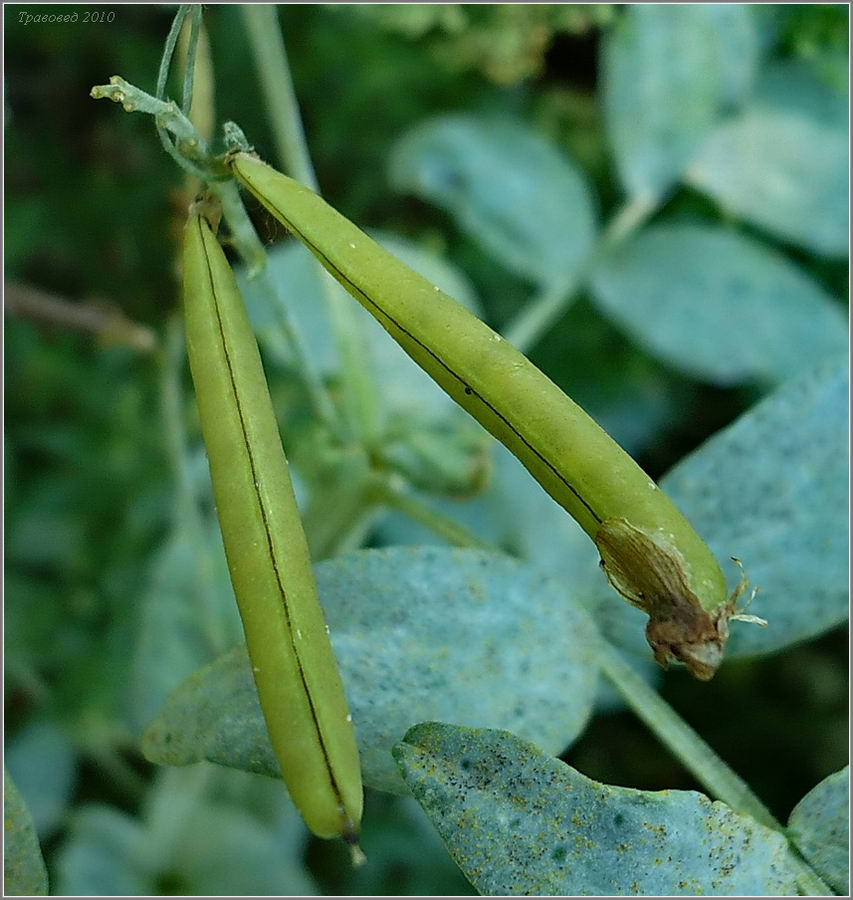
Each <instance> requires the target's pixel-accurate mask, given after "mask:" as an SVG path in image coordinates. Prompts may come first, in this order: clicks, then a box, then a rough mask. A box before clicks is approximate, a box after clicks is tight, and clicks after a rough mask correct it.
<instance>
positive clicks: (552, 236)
mask: <svg viewBox="0 0 853 900" xmlns="http://www.w3.org/2000/svg"><path fill="white" fill-rule="evenodd" d="M391 178H392V181H393V183H394V185H395V187H396V188H398V189H399V190H401V191H410V192H412V193H415V194H417V195H418V196H420V197H423V198H424V199H426V200H429V201H430V202H432V203H435V204H437V205H438V206H440V207H442V208H443V209H445V210H447V211H448V212H449V213H450V214H451V215H452V216H453V218H454V219H455V220H456V222H457V224H458V225H459V227H460V228H462V229H464V230H465V231H466V232H468V233H469V234H470V235H471V236H472V237H473V238H475V239H476V240H477V241H479V242H480V243H481V244H482V246H483V247H484V248H485V249H486V250H487V251H488V252H490V253H491V254H492V255H493V256H494V257H495V259H496V260H499V261H500V262H501V263H502V264H503V265H504V266H506V268H507V269H509V270H511V271H513V272H515V273H516V274H518V275H520V276H522V277H523V278H526V279H528V280H530V281H533V282H534V283H536V284H539V285H559V284H562V283H564V282H566V281H568V280H570V279H571V278H572V277H573V276H574V275H575V274H576V273H577V271H578V268H579V266H580V264H581V262H582V261H583V259H584V257H585V256H586V254H587V252H588V251H589V248H590V246H591V244H592V240H593V237H594V233H595V213H594V210H593V205H592V199H591V196H590V190H589V187H588V185H587V183H586V179H585V177H584V175H583V173H582V172H581V170H580V169H578V168H577V167H576V166H575V165H574V164H572V163H571V162H570V161H569V160H567V159H566V158H565V157H564V156H563V155H562V154H560V153H559V151H557V149H556V148H555V147H553V146H552V145H551V144H550V143H549V142H548V141H547V140H545V139H544V138H543V137H542V136H541V135H539V134H538V133H537V132H535V131H534V130H532V129H531V128H529V127H528V126H526V125H524V124H522V123H520V122H515V121H512V120H509V119H503V118H501V119H485V118H479V117H475V116H472V115H465V114H454V115H446V116H441V117H438V118H434V119H430V120H428V121H426V122H424V123H422V124H421V125H419V126H418V127H417V128H415V129H414V130H413V131H412V132H410V133H409V134H407V135H405V136H404V137H403V138H402V140H401V141H400V143H399V144H398V145H397V146H396V148H395V149H394V151H393V156H392V163H391Z"/></svg>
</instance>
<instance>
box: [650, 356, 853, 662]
mask: <svg viewBox="0 0 853 900" xmlns="http://www.w3.org/2000/svg"><path fill="white" fill-rule="evenodd" d="M847 423H848V378H847V361H846V358H842V359H836V360H832V361H827V362H825V363H822V364H821V365H819V366H818V367H816V368H815V369H814V370H813V371H811V372H809V373H807V374H805V375H803V376H802V377H800V378H799V379H796V380H793V381H791V382H789V383H787V384H785V385H783V386H782V387H781V388H779V389H778V390H777V391H776V392H775V393H773V394H771V395H770V396H769V397H767V398H765V399H764V400H763V401H762V402H761V403H759V404H758V405H757V406H755V407H753V408H752V409H750V410H749V411H748V412H746V413H745V414H744V415H743V416H741V417H740V418H739V419H738V420H737V421H736V422H734V423H733V424H732V425H730V426H729V427H728V428H725V429H723V430H722V431H721V432H719V433H717V434H716V435H714V437H712V438H711V439H710V440H709V441H707V442H706V443H705V444H703V445H702V447H700V448H699V449H698V450H696V451H695V452H694V453H692V454H691V455H690V456H688V457H687V458H686V459H684V460H683V461H682V462H680V463H679V464H678V465H677V466H675V468H674V469H672V470H671V471H670V472H669V473H668V474H667V475H666V477H665V478H664V479H663V480H662V482H661V487H662V488H663V489H664V490H665V491H666V492H667V493H668V494H669V496H670V497H671V498H672V500H673V501H674V502H675V504H676V505H677V506H678V507H679V509H681V511H682V512H683V513H684V514H685V515H686V516H687V518H688V519H690V521H691V522H692V523H693V525H694V526H695V527H696V530H697V531H698V532H699V534H701V535H702V537H703V538H704V539H705V540H706V541H707V543H708V545H709V546H710V547H711V549H712V550H713V551H714V553H715V554H716V555H717V558H718V559H720V560H725V559H728V558H729V557H730V556H736V557H738V558H739V559H741V560H743V564H744V566H745V567H746V571H747V573H748V574H749V577H750V579H751V581H752V582H753V584H756V585H758V586H759V587H760V589H761V590H760V592H759V594H758V595H757V597H756V598H755V602H754V603H753V604H752V606H751V607H750V609H749V612H750V613H754V614H755V615H758V616H761V617H762V618H765V619H767V621H768V625H767V627H766V628H759V627H756V626H754V625H748V624H745V623H738V622H734V623H733V624H732V635H731V639H730V641H729V647H728V649H727V651H726V654H727V656H729V657H730V658H737V657H748V656H754V655H757V654H761V653H769V652H772V651H776V650H780V649H782V648H784V647H788V646H790V645H791V644H794V643H797V642H799V641H804V640H808V639H809V638H813V637H815V636H817V635H819V634H822V633H823V632H825V631H827V630H828V629H830V628H833V627H835V626H836V625H838V624H840V623H841V622H843V621H845V619H846V618H847V602H848V596H847V595H848V591H847V585H848V581H847V578H848V573H847V551H848V521H847V496H848V495H847V485H848V471H847V433H848V424H847ZM726 571H727V574H729V575H730V577H731V578H732V579H733V582H734V581H736V580H737V577H738V573H737V570H736V569H735V567H734V566H728V567H726ZM733 582H732V583H733Z"/></svg>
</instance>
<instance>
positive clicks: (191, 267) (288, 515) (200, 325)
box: [184, 210, 362, 845]
mask: <svg viewBox="0 0 853 900" xmlns="http://www.w3.org/2000/svg"><path fill="white" fill-rule="evenodd" d="M184 313H185V317H186V331H187V347H188V351H189V358H190V368H191V370H192V376H193V383H194V385H195V392H196V400H197V402H198V409H199V415H200V418H201V425H202V432H203V435H204V443H205V446H206V448H207V456H208V461H209V463H210V476H211V480H212V482H213V491H214V496H215V499H216V509H217V514H218V516H219V524H220V528H221V530H222V538H223V541H224V544H225V552H226V555H227V557H228V567H229V570H230V572H231V582H232V584H233V586H234V593H235V595H236V597H237V604H238V606H239V609H240V617H241V619H242V621H243V630H244V632H245V635H246V644H247V647H248V650H249V657H250V659H251V661H252V667H253V670H254V677H255V684H256V686H257V690H258V698H259V699H260V704H261V709H262V710H263V713H264V719H265V720H266V725H267V730H268V732H269V736H270V740H271V742H272V746H273V749H274V750H275V754H276V757H277V758H278V761H279V763H280V765H281V770H282V774H283V776H284V780H285V783H286V784H287V788H288V791H289V792H290V796H291V797H292V798H293V801H294V803H295V804H296V806H297V808H298V809H299V812H300V813H301V814H302V817H303V818H304V820H305V822H306V824H307V825H308V827H309V828H310V829H311V830H312V831H313V832H314V833H315V834H316V835H318V836H319V837H333V836H340V837H343V838H345V839H346V840H348V841H349V842H350V843H352V844H353V845H354V844H355V841H356V838H357V832H358V827H359V823H360V820H361V810H362V786H361V770H360V766H359V758H358V749H357V747H356V743H355V735H354V732H353V727H352V724H351V717H350V714H349V710H348V708H347V702H346V697H345V695H344V691H343V686H342V684H341V680H340V676H339V674H338V668H337V664H336V662H335V658H334V655H333V653H332V647H331V644H330V642H329V637H328V631H327V629H326V625H325V621H324V619H323V613H322V610H321V609H320V605H319V602H318V599H317V588H316V586H315V583H314V576H313V573H312V570H311V560H310V557H309V555H308V547H307V544H306V542H305V534H304V532H303V530H302V524H301V521H300V518H299V513H298V510H297V507H296V499H295V497H294V494H293V487H292V485H291V482H290V476H289V474H288V468H287V460H286V459H285V456H284V451H283V449H282V446H281V439H280V437H279V432H278V426H277V424H276V420H275V414H274V413H273V408H272V403H271V401H270V396H269V391H268V389H267V384H266V380H265V379H264V373H263V368H262V366H261V359H260V355H259V353H258V347H257V344H256V343H255V338H254V335H253V334H252V329H251V326H250V325H249V320H248V318H247V316H246V311H245V308H244V306H243V301H242V298H241V297H240V293H239V291H238V289H237V284H236V282H235V280H234V275H233V273H232V272H231V269H230V267H229V265H228V262H227V260H226V258H225V254H224V253H223V252H222V249H221V247H220V246H219V244H218V242H217V240H216V238H215V237H214V235H213V232H212V231H211V228H210V226H209V224H208V222H207V220H206V219H205V218H204V217H203V216H201V215H199V214H198V212H197V211H196V210H192V211H191V213H190V218H189V221H188V222H187V226H186V230H185V234H184Z"/></svg>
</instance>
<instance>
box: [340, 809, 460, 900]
mask: <svg viewBox="0 0 853 900" xmlns="http://www.w3.org/2000/svg"><path fill="white" fill-rule="evenodd" d="M365 800H366V806H365V816H364V819H363V820H362V830H361V845H362V846H363V847H365V848H367V862H366V863H365V864H364V865H363V866H360V867H359V868H358V869H353V868H352V867H351V866H349V865H347V866H346V869H345V870H344V871H342V872H341V884H340V887H337V889H336V890H330V891H328V893H344V892H345V893H346V894H348V895H349V896H355V897H377V896H381V895H382V894H387V893H389V886H393V887H392V888H391V889H392V890H393V892H394V893H395V894H397V896H402V897H418V896H421V897H430V896H438V897H447V896H451V897H454V896H455V897H458V896H467V895H469V894H476V891H475V890H474V889H473V888H472V887H471V885H470V884H469V882H468V881H467V880H466V879H465V877H464V876H463V874H462V873H461V872H460V871H459V867H458V866H457V865H456V863H455V862H453V860H452V859H451V857H450V854H449V853H448V852H447V848H446V847H445V846H444V844H443V843H442V840H441V838H440V837H439V835H438V834H437V833H436V830H435V828H433V827H432V823H431V822H430V820H429V819H428V818H427V817H426V815H424V811H423V810H422V809H421V808H420V806H419V805H418V803H417V802H416V801H415V800H414V799H413V798H412V797H395V796H393V795H391V794H378V793H370V794H368V796H367V797H366V798H365ZM333 887H334V886H333Z"/></svg>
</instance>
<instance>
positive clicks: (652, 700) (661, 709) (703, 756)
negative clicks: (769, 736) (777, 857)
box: [599, 638, 783, 831]
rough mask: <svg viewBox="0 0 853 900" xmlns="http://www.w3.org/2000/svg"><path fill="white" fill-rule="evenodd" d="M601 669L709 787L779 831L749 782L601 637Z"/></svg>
mask: <svg viewBox="0 0 853 900" xmlns="http://www.w3.org/2000/svg"><path fill="white" fill-rule="evenodd" d="M601 643H602V646H601V649H600V653H599V663H600V664H601V670H602V671H603V672H604V674H605V675H606V676H607V677H608V678H609V679H610V681H611V682H612V683H613V685H614V686H615V687H616V689H617V690H618V691H619V693H621V694H622V696H623V697H624V698H625V700H626V702H627V703H628V705H629V706H630V707H631V709H632V710H633V711H634V712H635V713H636V714H637V716H638V717H639V718H640V719H642V720H643V722H645V723H646V725H648V726H649V728H650V729H651V730H652V731H653V732H654V733H655V735H657V737H658V738H660V739H661V741H662V742H663V743H664V744H665V745H666V746H667V747H669V749H670V750H671V751H672V752H673V754H674V755H675V756H677V757H678V759H680V760H681V762H682V763H683V764H684V766H685V767H686V768H687V769H688V770H689V771H690V772H691V773H692V774H693V775H694V776H695V777H696V779H697V780H698V781H700V782H701V783H702V784H703V785H704V786H705V787H706V788H707V789H708V791H709V792H710V793H711V794H712V795H713V796H715V797H717V798H718V799H720V800H722V801H723V802H724V803H726V804H728V805H729V806H730V807H731V808H732V809H734V810H736V811H738V812H744V813H748V814H749V815H750V816H752V818H753V819H755V820H756V821H758V822H761V824H762V825H767V826H768V827H769V828H774V829H775V830H776V831H782V830H783V829H782V826H781V825H780V823H779V822H777V821H776V819H775V818H774V816H773V814H772V813H771V812H770V810H768V809H767V807H766V806H765V805H764V804H763V803H762V802H761V800H759V799H758V797H757V796H756V795H755V794H754V793H753V791H752V789H751V788H750V787H749V785H748V784H747V783H746V782H745V781H744V780H743V779H742V778H741V777H740V776H739V775H737V774H736V773H735V772H733V771H732V769H730V768H729V767H728V766H727V765H726V763H724V762H723V760H721V759H720V757H719V756H717V754H716V753H715V752H714V751H713V750H712V749H711V747H710V746H709V745H708V744H707V743H706V742H705V741H704V740H703V739H702V738H701V737H699V735H698V734H696V732H695V731H694V730H693V729H692V728H691V727H690V726H689V725H688V724H687V723H686V722H685V721H684V720H683V719H682V718H681V717H680V716H679V715H678V713H676V712H675V710H674V709H673V708H672V707H671V706H670V705H669V704H668V703H667V702H666V701H665V700H663V699H662V698H661V697H660V695H659V694H658V693H657V692H656V691H655V690H653V689H652V688H651V687H649V685H648V684H646V682H645V681H643V679H642V678H640V676H639V675H637V673H636V672H634V670H633V669H632V668H631V667H630V666H629V665H628V664H627V663H626V662H625V661H624V660H623V659H622V657H621V655H620V654H619V651H618V650H616V648H615V647H614V646H613V645H612V644H610V643H609V642H607V641H606V640H604V639H603V638H602V641H601Z"/></svg>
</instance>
